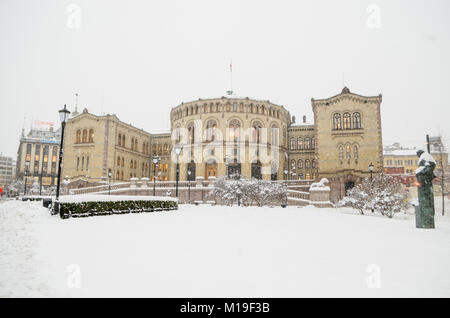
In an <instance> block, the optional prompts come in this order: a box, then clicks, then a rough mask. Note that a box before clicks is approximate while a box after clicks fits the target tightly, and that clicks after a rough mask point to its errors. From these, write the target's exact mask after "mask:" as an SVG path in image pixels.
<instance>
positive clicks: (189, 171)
mask: <svg viewBox="0 0 450 318" xmlns="http://www.w3.org/2000/svg"><path fill="white" fill-rule="evenodd" d="M187 173H188V201H189V204H191V170H188V172H187Z"/></svg>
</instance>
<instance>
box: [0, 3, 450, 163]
mask: <svg viewBox="0 0 450 318" xmlns="http://www.w3.org/2000/svg"><path fill="white" fill-rule="evenodd" d="M71 3H74V4H77V5H78V6H79V7H80V9H81V15H80V16H81V20H80V28H69V27H68V26H67V22H68V19H69V15H70V13H68V12H67V11H66V10H67V7H68V5H70V4H71ZM372 3H373V4H376V5H377V6H378V7H379V8H380V10H381V11H380V17H381V27H380V28H369V27H368V25H367V20H368V18H369V15H371V14H372V13H373V11H371V12H372V13H370V12H367V8H368V6H369V4H372ZM69 20H70V19H69ZM70 21H72V22H73V20H70ZM70 21H69V24H70V23H71V22H70ZM371 21H373V20H371ZM72 25H73V24H72ZM449 33H450V2H449V1H446V0H443V1H392V0H390V1H362V0H359V1H351V0H345V1H343V0H341V1H336V0H332V1H302V2H300V1H279V0H277V1H261V0H258V1H244V0H238V1H230V0H227V1H213V0H207V1H193V0H189V1H111V0H108V1H98V0H89V1H75V0H74V1H62V0H60V1H57V0H40V1H35V0H34V1H32V0H31V1H23V0H2V1H1V2H0V43H1V49H0V111H1V112H0V133H1V136H2V137H1V141H0V152H3V153H5V154H8V155H11V156H15V155H16V151H17V146H18V141H19V137H20V131H21V128H22V124H23V118H24V116H27V124H26V130H28V129H29V126H30V123H31V121H32V120H44V121H55V122H57V123H58V121H59V120H58V115H57V111H58V109H60V108H61V107H62V105H63V104H65V103H66V104H67V105H68V106H69V108H70V110H73V102H74V93H76V92H78V93H79V95H80V97H79V104H80V105H81V106H80V107H79V110H80V111H81V109H82V108H84V107H87V108H88V109H89V111H90V112H93V113H97V114H100V113H101V112H105V113H115V114H116V115H118V117H119V118H120V119H121V120H123V121H125V122H128V123H132V124H133V125H135V126H137V127H140V128H144V129H145V130H147V131H149V132H157V131H161V130H167V129H169V125H170V121H169V112H170V109H171V107H174V106H176V105H178V104H179V103H181V102H182V101H189V100H195V99H198V98H199V97H200V98H202V97H205V98H206V97H214V96H222V95H225V92H226V91H227V90H228V89H229V85H230V84H229V63H230V58H231V57H232V58H233V88H234V90H235V92H236V94H237V95H239V96H249V97H253V98H261V99H269V100H270V101H272V102H274V103H277V104H281V105H284V106H285V107H286V108H287V109H288V110H289V111H290V112H291V114H292V115H295V116H296V117H297V118H298V119H299V118H300V117H301V116H302V115H303V114H306V115H307V116H308V118H310V119H311V117H312V111H311V98H312V97H314V98H326V97H330V96H333V95H335V94H337V93H339V92H340V91H341V90H342V86H343V85H342V84H343V78H344V82H345V85H346V86H348V87H349V88H350V90H351V91H352V92H355V93H358V94H361V95H378V94H379V93H382V94H383V103H382V123H383V142H384V143H385V144H387V143H392V142H394V141H399V142H402V143H404V144H407V145H417V146H422V145H423V142H424V138H425V134H426V133H429V134H430V135H436V134H438V133H440V132H441V133H442V134H443V135H444V136H445V138H446V139H445V140H446V143H447V145H448V144H449V143H448V141H449V137H450V129H449V119H450V107H449V106H450V105H449V101H448V99H447V94H448V90H449V88H450V36H449V35H450V34H449ZM58 126H59V124H58Z"/></svg>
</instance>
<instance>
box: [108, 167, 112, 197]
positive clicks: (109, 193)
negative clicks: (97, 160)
mask: <svg viewBox="0 0 450 318" xmlns="http://www.w3.org/2000/svg"><path fill="white" fill-rule="evenodd" d="M111 177H112V171H111V168H109V169H108V179H109V182H108V195H111Z"/></svg>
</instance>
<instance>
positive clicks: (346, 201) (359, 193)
mask: <svg viewBox="0 0 450 318" xmlns="http://www.w3.org/2000/svg"><path fill="white" fill-rule="evenodd" d="M338 206H340V207H344V206H347V207H352V208H354V209H357V210H359V212H360V213H361V214H364V210H371V211H376V212H379V213H381V214H382V215H385V216H387V217H389V218H392V217H393V216H394V214H395V213H398V212H401V211H404V210H406V209H407V208H408V206H409V203H408V201H407V194H406V192H405V191H404V189H403V186H402V184H401V183H400V182H399V181H398V180H396V179H395V178H393V177H392V176H390V175H386V174H380V175H377V176H375V177H374V178H373V181H372V182H371V181H370V178H365V179H364V180H363V181H362V182H361V183H360V184H358V185H357V186H355V187H354V188H352V189H351V190H348V191H347V195H346V197H344V198H343V199H342V200H341V201H340V202H339V204H338Z"/></svg>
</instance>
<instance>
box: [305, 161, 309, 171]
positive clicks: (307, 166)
mask: <svg viewBox="0 0 450 318" xmlns="http://www.w3.org/2000/svg"><path fill="white" fill-rule="evenodd" d="M309 168H310V165H309V159H306V160H305V169H309Z"/></svg>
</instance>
